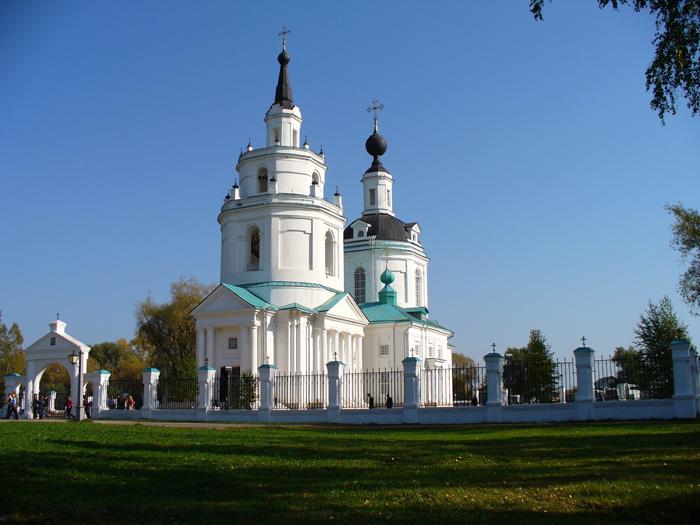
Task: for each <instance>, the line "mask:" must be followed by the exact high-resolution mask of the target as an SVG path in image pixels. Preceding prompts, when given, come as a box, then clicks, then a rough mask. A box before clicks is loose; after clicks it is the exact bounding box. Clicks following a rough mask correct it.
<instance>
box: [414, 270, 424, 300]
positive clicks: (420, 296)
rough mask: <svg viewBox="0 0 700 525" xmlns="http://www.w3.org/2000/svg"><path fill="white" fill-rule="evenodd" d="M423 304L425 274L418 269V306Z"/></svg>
mask: <svg viewBox="0 0 700 525" xmlns="http://www.w3.org/2000/svg"><path fill="white" fill-rule="evenodd" d="M422 304H423V275H422V274H421V273H420V270H416V306H421V305H422Z"/></svg>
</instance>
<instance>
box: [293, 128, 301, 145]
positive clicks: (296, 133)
mask: <svg viewBox="0 0 700 525" xmlns="http://www.w3.org/2000/svg"><path fill="white" fill-rule="evenodd" d="M298 137H299V132H298V131H297V130H294V131H292V146H294V147H295V148H298V147H299V138H298Z"/></svg>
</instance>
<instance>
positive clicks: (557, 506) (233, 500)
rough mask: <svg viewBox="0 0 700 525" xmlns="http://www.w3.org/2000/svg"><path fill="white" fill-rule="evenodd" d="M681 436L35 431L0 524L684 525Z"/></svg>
mask: <svg viewBox="0 0 700 525" xmlns="http://www.w3.org/2000/svg"><path fill="white" fill-rule="evenodd" d="M662 428H666V427H662ZM679 428H680V429H681V431H679V432H676V433H673V432H654V431H653V430H651V431H646V430H644V427H624V426H623V427H619V428H618V427H615V428H614V429H612V430H610V431H609V432H608V434H606V433H605V429H604V428H603V429H602V430H601V431H600V432H597V431H596V429H595V428H594V427H592V428H591V429H588V431H583V432H582V434H583V435H572V433H574V434H575V433H577V432H578V429H580V427H573V428H567V427H559V428H558V427H551V428H546V427H539V428H537V427H528V428H524V429H523V430H522V431H520V432H519V431H518V430H517V429H515V430H513V429H508V430H509V431H511V430H512V431H513V433H514V434H515V436H514V437H512V438H510V439H503V438H501V437H500V435H499V429H498V428H496V429H494V428H489V429H475V431H474V432H471V433H470V434H469V435H468V436H467V435H465V433H464V432H462V431H461V430H460V429H449V428H448V429H414V431H413V432H410V431H408V432H407V431H404V430H401V431H389V430H387V431H376V430H374V431H373V430H368V429H356V428H353V429H332V428H328V429H316V430H314V429H295V428H289V427H283V428H256V429H246V430H241V431H228V430H226V431H217V430H209V431H203V430H198V429H194V430H191V431H190V430H189V429H188V430H187V431H183V430H181V429H176V430H173V429H160V428H155V429H154V428H153V427H131V428H130V429H128V430H127V429H124V428H123V427H122V428H120V429H116V428H113V429H109V430H103V429H100V428H98V427H97V426H95V425H93V426H92V427H90V426H86V427H80V426H76V427H71V428H68V429H65V430H56V431H54V430H53V429H40V430H38V431H36V432H34V435H29V436H27V435H24V436H23V437H25V438H27V442H26V443H23V444H20V443H14V444H13V445H14V453H8V450H12V447H10V448H9V449H8V448H6V449H5V451H3V452H0V459H2V461H3V467H4V468H3V470H4V472H5V475H6V479H12V480H15V482H16V484H17V486H19V487H22V489H21V490H17V491H14V494H15V496H14V497H13V498H10V499H5V500H4V501H3V502H2V503H0V508H2V509H3V510H4V511H5V513H6V514H10V515H13V514H14V515H16V516H17V517H20V518H26V519H27V520H28V521H31V522H37V523H39V522H41V523H52V522H53V523H65V522H71V521H72V522H76V523H78V522H82V521H87V520H89V521H91V522H93V523H95V522H97V523H103V522H104V523H106V522H109V523H113V524H116V523H138V522H143V521H148V522H150V523H188V522H195V521H196V522H203V523H224V522H225V523H230V522H232V521H241V520H252V521H255V522H261V521H262V522H282V521H284V522H285V523H314V522H325V521H328V520H331V519H333V520H338V521H342V522H344V523H346V522H347V523H385V522H387V523H388V522H396V521H400V522H404V523H438V522H440V523H446V522H447V523H449V522H456V523H467V522H469V523H561V522H562V521H564V520H566V521H567V522H571V523H662V522H666V521H669V520H673V521H675V522H676V523H690V521H689V520H690V518H691V517H695V516H696V515H697V512H698V511H700V505H699V504H698V497H697V496H698V485H697V483H698V479H700V475H699V474H700V467H699V465H698V454H697V446H696V445H694V444H693V443H697V438H698V437H699V436H698V429H699V428H700V427H698V426H696V427H691V429H690V430H689V431H688V432H685V431H684V430H687V429H684V428H682V427H679ZM3 430H4V429H3ZM31 433H32V432H31V431H30V432H29V434H31ZM501 433H505V432H504V431H503V428H501ZM15 435H16V436H17V437H19V436H20V435H21V434H20V433H15ZM693 440H694V441H693ZM655 487H659V489H657V488H655ZM693 487H694V488H693ZM606 491H609V494H606V493H605V492H606ZM73 494H79V495H80V499H79V502H78V503H76V502H74V501H72V500H71V498H69V497H67V496H68V495H73ZM37 495H39V496H40V497H37ZM569 495H573V496H574V497H572V498H570V497H569Z"/></svg>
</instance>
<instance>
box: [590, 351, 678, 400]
mask: <svg viewBox="0 0 700 525" xmlns="http://www.w3.org/2000/svg"><path fill="white" fill-rule="evenodd" d="M653 382H654V381H653V378H652V377H651V375H650V374H649V373H648V370H646V369H645V368H644V366H643V364H642V362H641V359H634V358H629V357H627V358H618V359H616V358H614V357H612V358H611V357H606V358H601V359H595V360H594V361H593V390H594V392H595V400H596V401H615V400H635V399H652V398H654V397H656V398H663V397H670V396H671V393H670V392H669V393H668V395H666V396H664V395H662V393H661V390H662V389H658V390H657V391H654V389H653V386H652V384H653Z"/></svg>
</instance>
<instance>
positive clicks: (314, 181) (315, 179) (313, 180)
mask: <svg viewBox="0 0 700 525" xmlns="http://www.w3.org/2000/svg"><path fill="white" fill-rule="evenodd" d="M318 183H319V178H318V173H316V172H314V174H313V175H311V184H318Z"/></svg>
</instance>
